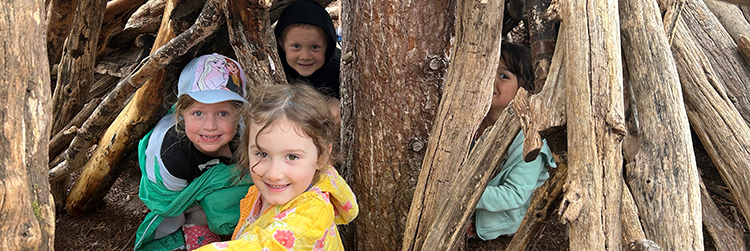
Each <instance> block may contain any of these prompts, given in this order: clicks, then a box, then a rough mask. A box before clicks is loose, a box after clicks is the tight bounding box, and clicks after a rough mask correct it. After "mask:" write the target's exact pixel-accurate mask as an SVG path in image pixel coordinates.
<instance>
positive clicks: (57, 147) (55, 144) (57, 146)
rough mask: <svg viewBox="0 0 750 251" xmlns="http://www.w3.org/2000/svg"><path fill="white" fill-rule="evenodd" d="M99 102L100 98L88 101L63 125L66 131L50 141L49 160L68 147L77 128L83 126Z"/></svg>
mask: <svg viewBox="0 0 750 251" xmlns="http://www.w3.org/2000/svg"><path fill="white" fill-rule="evenodd" d="M101 101H102V99H101V98H97V99H93V100H91V101H89V103H87V104H86V105H85V106H83V109H81V111H80V112H78V114H77V115H76V116H75V117H73V119H72V120H70V122H69V123H68V124H67V125H65V128H67V129H65V130H62V131H60V132H58V133H57V134H55V136H54V137H52V139H50V141H49V159H53V158H54V157H55V156H57V155H59V154H60V153H62V152H63V151H64V150H65V148H67V147H68V145H69V144H70V141H72V140H73V138H74V137H75V136H76V134H77V133H78V128H80V127H81V125H83V122H85V121H86V119H87V118H88V117H89V116H91V113H92V112H94V109H96V107H97V106H98V105H99V103H100V102H101Z"/></svg>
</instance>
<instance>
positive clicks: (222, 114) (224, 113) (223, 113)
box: [219, 111, 229, 117]
mask: <svg viewBox="0 0 750 251" xmlns="http://www.w3.org/2000/svg"><path fill="white" fill-rule="evenodd" d="M219 116H222V117H226V116H229V113H228V112H225V111H221V112H219Z"/></svg>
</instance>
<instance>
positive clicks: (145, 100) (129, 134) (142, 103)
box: [65, 0, 178, 216]
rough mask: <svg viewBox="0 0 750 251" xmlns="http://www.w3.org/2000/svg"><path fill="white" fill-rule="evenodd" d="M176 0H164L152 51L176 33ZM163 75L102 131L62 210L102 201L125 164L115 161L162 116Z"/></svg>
mask: <svg viewBox="0 0 750 251" xmlns="http://www.w3.org/2000/svg"><path fill="white" fill-rule="evenodd" d="M177 2H178V1H177V0H168V1H167V4H166V7H165V8H164V15H163V16H162V27H161V28H160V29H159V32H158V33H157V36H156V41H155V42H154V46H153V47H152V50H151V53H154V51H156V50H157V49H158V48H160V47H161V46H163V45H164V44H166V43H167V42H169V40H171V39H172V38H174V37H175V36H176V35H175V32H174V29H173V25H174V23H173V22H172V21H171V19H170V17H171V14H172V11H173V10H174V7H175V5H176V4H177ZM165 75H166V71H165V70H164V69H160V70H158V71H157V72H156V73H155V74H154V76H152V77H151V78H150V79H149V80H148V81H146V83H145V84H143V86H142V87H141V88H139V89H138V91H136V92H135V94H134V95H133V98H132V99H131V100H130V102H129V103H128V105H127V106H125V109H123V110H122V111H121V112H120V113H119V115H118V116H117V118H115V120H114V121H113V122H112V125H110V126H109V128H108V129H107V131H106V132H104V136H102V138H101V140H100V141H99V146H98V147H97V148H96V150H95V151H94V153H93V154H92V156H91V159H89V161H88V162H87V163H86V166H84V167H83V170H82V171H81V175H80V176H78V179H77V180H76V182H75V183H74V184H73V186H72V187H71V188H70V192H69V195H68V198H67V201H66V203H65V204H66V205H65V210H66V211H67V212H68V214H70V215H73V216H83V215H85V214H86V213H87V212H88V211H89V210H90V209H92V208H94V207H96V206H97V205H98V204H99V203H100V202H101V199H102V198H104V196H105V195H106V193H107V191H109V188H110V187H111V185H112V184H106V183H107V181H114V180H116V178H117V177H116V175H117V174H120V173H121V169H122V168H123V167H124V165H116V164H117V162H118V161H119V160H120V158H121V157H123V156H124V155H123V153H124V151H125V149H126V148H131V149H132V148H134V147H135V148H137V144H138V141H139V140H140V139H141V138H142V137H143V135H145V134H146V133H147V132H148V131H149V130H151V128H152V127H153V126H154V125H155V124H156V122H158V121H159V119H160V118H161V117H162V116H163V115H164V113H165V112H166V109H165V107H164V106H163V105H162V102H163V100H164V97H165V96H166V94H167V92H168V91H169V90H171V89H172V88H171V87H172V86H171V85H168V84H165V82H164V79H165V77H166V76H165ZM172 75H174V74H172ZM172 78H174V77H172ZM166 83H171V82H166ZM111 176H114V177H111Z"/></svg>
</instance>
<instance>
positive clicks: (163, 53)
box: [49, 0, 222, 181]
mask: <svg viewBox="0 0 750 251" xmlns="http://www.w3.org/2000/svg"><path fill="white" fill-rule="evenodd" d="M220 7H221V1H218V0H209V1H206V4H205V5H204V8H203V10H202V11H201V14H200V15H199V16H198V19H196V21H195V24H194V25H193V26H191V27H190V28H189V29H188V30H186V31H185V32H183V33H180V35H178V36H177V37H175V38H173V39H172V40H170V41H169V43H167V44H166V45H164V46H162V47H160V48H159V49H158V50H156V51H155V52H154V53H152V54H151V55H149V57H148V58H146V59H144V60H143V61H141V64H140V65H139V66H138V68H137V70H135V71H134V72H133V73H131V74H130V75H128V76H127V77H125V78H123V79H122V80H120V82H119V83H118V84H117V87H116V88H115V90H113V91H112V92H110V93H109V94H108V95H107V97H105V98H104V100H102V103H101V104H99V106H98V107H97V108H96V110H94V113H93V114H92V116H91V117H89V119H88V120H86V122H85V123H84V124H83V126H82V128H81V130H79V132H78V134H77V135H76V137H75V138H74V139H73V141H72V142H71V143H70V146H69V147H68V149H66V150H65V153H64V154H65V156H66V160H65V161H63V162H62V163H60V164H58V165H56V166H55V167H54V168H52V169H51V170H50V171H49V178H50V180H53V181H54V180H56V179H60V178H62V177H64V176H65V175H67V174H70V173H71V172H74V171H76V170H78V169H80V168H82V167H83V164H84V163H85V162H86V161H87V158H86V154H85V151H83V150H85V149H88V147H89V146H90V145H91V144H92V143H93V142H94V141H95V140H96V139H98V138H99V137H100V136H101V133H103V131H104V129H105V128H106V127H107V126H108V125H110V124H111V122H112V121H113V120H114V119H115V114H117V111H120V110H121V108H122V104H123V103H124V102H125V101H126V99H127V98H128V97H130V96H131V94H132V93H133V91H134V90H135V89H137V88H140V87H141V86H142V85H143V83H145V82H146V80H148V79H149V78H151V77H152V76H153V75H154V74H155V73H156V72H157V71H158V70H160V69H162V68H164V66H166V65H168V64H169V63H170V62H171V61H172V59H174V58H175V57H178V56H181V55H182V54H185V52H187V51H188V50H189V49H190V48H192V47H193V46H194V45H195V44H197V43H199V42H200V41H202V40H203V39H204V38H206V37H208V36H209V35H210V34H212V33H213V32H214V31H215V30H216V29H217V28H218V25H219V23H218V21H219V19H220V18H221V17H222V15H221V14H220V12H219V10H220Z"/></svg>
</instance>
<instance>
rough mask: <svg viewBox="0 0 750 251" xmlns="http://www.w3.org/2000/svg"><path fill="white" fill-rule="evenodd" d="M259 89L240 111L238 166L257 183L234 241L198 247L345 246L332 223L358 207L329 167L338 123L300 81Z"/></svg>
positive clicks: (242, 207) (344, 220)
mask: <svg viewBox="0 0 750 251" xmlns="http://www.w3.org/2000/svg"><path fill="white" fill-rule="evenodd" d="M261 88H264V89H262V90H258V91H257V92H256V91H255V90H254V94H257V95H254V97H253V98H252V100H251V102H250V108H249V110H248V111H247V112H246V113H245V114H244V116H243V117H244V118H245V119H246V120H245V125H247V126H246V128H245V133H244V135H245V137H246V138H245V139H243V140H242V148H241V153H242V155H243V156H242V157H241V158H240V162H239V164H238V166H242V167H244V168H243V170H244V171H245V172H250V175H251V177H252V179H253V182H254V183H255V185H254V186H252V187H250V189H249V190H248V193H247V195H246V196H245V198H244V199H242V200H241V201H240V210H241V215H240V222H239V223H238V224H237V228H236V229H235V231H234V235H233V236H232V240H231V241H227V242H216V243H212V244H209V245H206V246H203V247H202V248H201V249H199V250H343V249H344V247H343V245H342V243H341V237H340V236H339V232H338V229H337V227H336V225H337V224H347V223H349V222H351V221H352V220H354V218H355V217H356V216H357V213H358V212H359V207H358V205H357V200H356V198H355V196H354V194H353V193H352V191H351V189H350V188H349V185H347V184H346V182H345V181H344V180H343V179H342V178H341V176H339V174H338V173H337V172H336V170H335V169H334V168H333V167H332V166H331V165H330V163H332V162H333V160H332V156H333V154H332V153H331V152H332V146H333V143H334V141H335V137H334V135H336V133H335V132H336V125H335V124H334V123H333V117H332V115H331V112H330V111H329V110H328V107H327V105H326V104H327V101H326V100H325V98H324V97H323V96H322V95H321V94H319V93H318V92H316V91H315V90H314V89H313V88H312V87H310V86H307V85H304V84H297V85H274V86H267V87H260V88H258V89H261Z"/></svg>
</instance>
